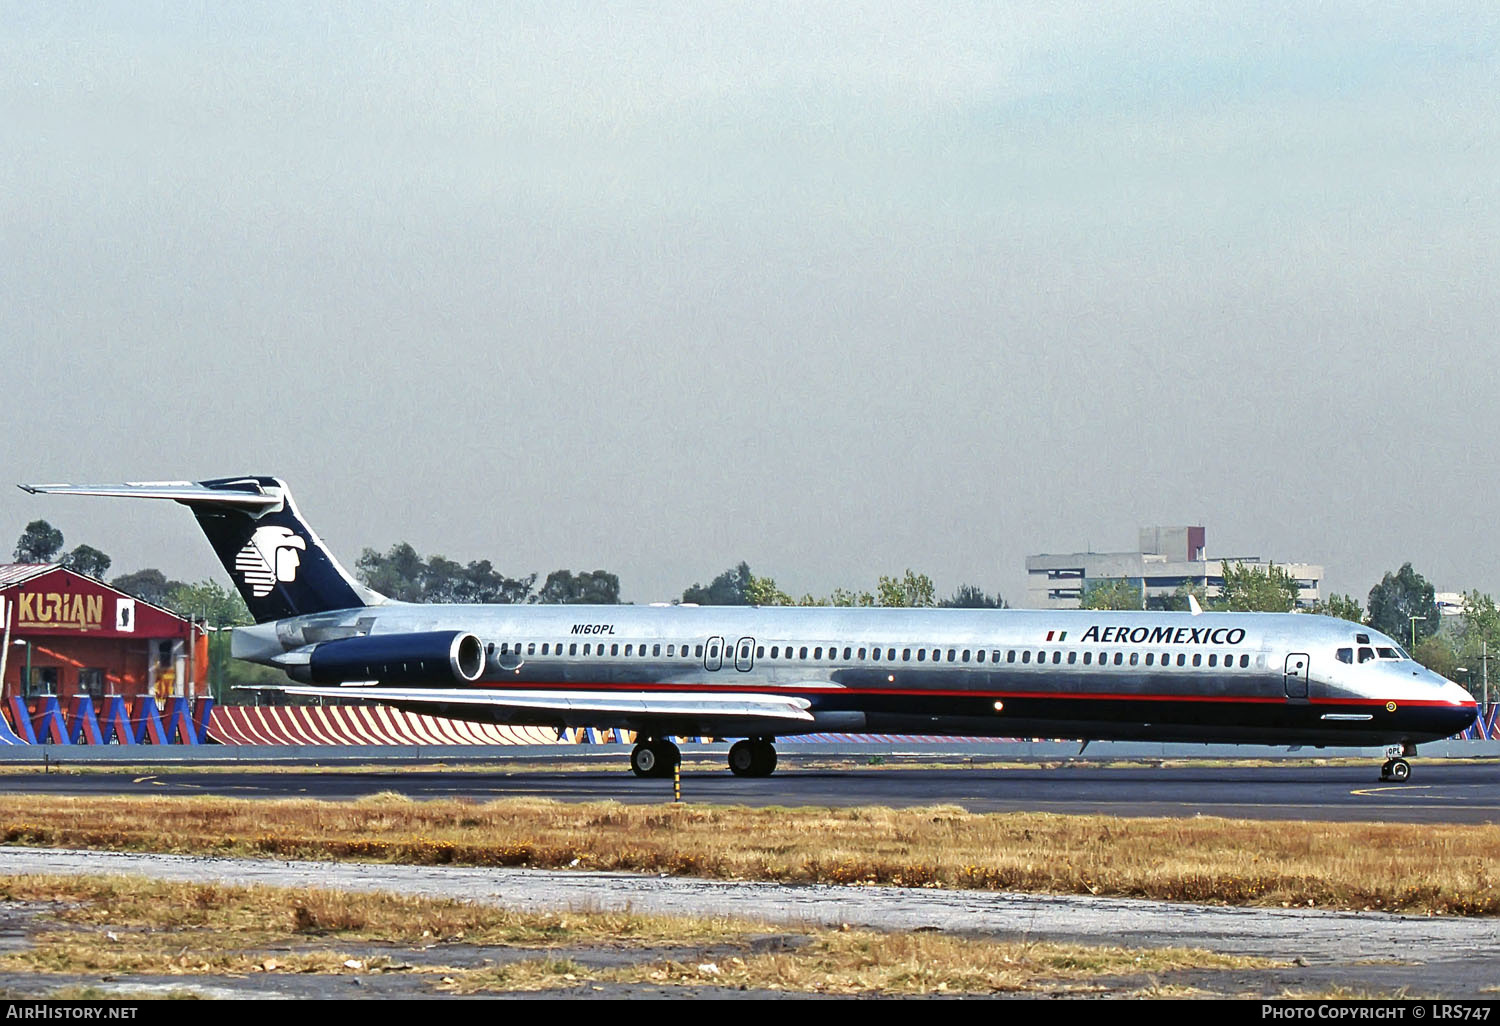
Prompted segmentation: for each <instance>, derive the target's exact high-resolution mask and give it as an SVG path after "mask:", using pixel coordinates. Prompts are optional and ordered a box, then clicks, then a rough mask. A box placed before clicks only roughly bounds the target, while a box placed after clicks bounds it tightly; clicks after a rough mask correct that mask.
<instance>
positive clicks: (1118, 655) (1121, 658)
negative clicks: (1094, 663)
mask: <svg viewBox="0 0 1500 1026" xmlns="http://www.w3.org/2000/svg"><path fill="white" fill-rule="evenodd" d="M1124 661H1125V653H1124V652H1116V653H1115V665H1116V666H1119V665H1120V664H1121V663H1123V662H1124Z"/></svg>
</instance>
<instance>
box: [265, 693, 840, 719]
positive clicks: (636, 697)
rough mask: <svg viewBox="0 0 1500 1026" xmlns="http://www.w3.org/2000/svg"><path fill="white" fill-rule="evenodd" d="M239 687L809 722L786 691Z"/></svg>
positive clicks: (566, 710) (389, 699)
mask: <svg viewBox="0 0 1500 1026" xmlns="http://www.w3.org/2000/svg"><path fill="white" fill-rule="evenodd" d="M236 690H239V691H279V692H281V693H282V694H287V695H301V696H304V697H308V698H354V699H359V700H360V701H365V702H386V703H395V702H424V703H435V704H441V705H476V706H489V707H491V708H494V709H501V710H504V709H515V710H518V711H520V710H524V711H528V712H555V713H559V714H564V715H567V714H573V715H576V714H579V713H584V714H601V715H605V716H610V717H617V716H629V717H651V718H671V717H676V718H684V717H689V718H708V719H725V720H728V719H737V720H743V719H747V718H749V719H773V720H788V721H793V722H803V723H811V722H812V720H813V716H812V713H810V712H808V711H807V710H808V708H809V707H810V706H811V704H812V703H810V702H809V701H808V700H807V699H805V698H797V697H794V696H791V695H759V694H738V695H736V694H717V693H716V694H704V693H699V692H692V691H666V692H662V691H624V692H618V691H561V690H553V691H547V690H534V691H522V690H511V689H508V688H507V689H502V688H493V689H479V688H420V687H417V688H389V687H367V686H348V685H345V686H341V687H340V686H335V687H316V686H307V685H301V684H251V685H241V686H240V687H238V688H237V689H236Z"/></svg>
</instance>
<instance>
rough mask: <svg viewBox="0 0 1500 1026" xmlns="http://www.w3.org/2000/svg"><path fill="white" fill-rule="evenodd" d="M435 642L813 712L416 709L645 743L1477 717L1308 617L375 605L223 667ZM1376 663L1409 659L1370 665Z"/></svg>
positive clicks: (1347, 740) (570, 678) (1448, 686)
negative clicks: (359, 643) (476, 644)
mask: <svg viewBox="0 0 1500 1026" xmlns="http://www.w3.org/2000/svg"><path fill="white" fill-rule="evenodd" d="M446 630H453V631H465V632H470V633H472V634H474V635H476V636H478V638H479V639H480V640H481V641H482V642H483V643H484V647H485V653H486V661H485V668H484V672H483V674H482V675H481V677H480V678H479V680H477V681H475V682H473V683H472V684H468V685H467V686H468V687H470V688H473V689H485V690H486V691H489V692H492V693H503V691H504V690H506V689H527V690H528V691H531V692H534V691H536V690H537V689H555V690H557V691H558V692H559V693H562V694H565V693H566V692H567V691H569V690H570V689H572V690H577V691H580V692H581V691H588V692H591V693H598V692H600V691H608V690H617V691H620V692H629V693H631V694H641V695H646V696H649V695H651V694H654V693H660V694H662V695H682V694H685V693H688V694H693V695H708V694H715V693H722V694H725V695H747V694H748V695H768V694H775V695H795V696H797V697H799V698H802V699H806V700H807V701H808V703H809V704H810V712H811V714H812V719H811V720H810V721H809V722H807V723H805V724H798V725H789V724H788V723H786V722H785V721H780V720H778V721H774V722H771V721H766V722H762V721H758V720H756V719H754V718H753V717H750V718H746V719H744V720H740V721H731V722H726V720H725V719H724V718H723V717H714V718H711V719H697V718H695V717H693V716H691V715H686V714H685V715H683V716H681V717H679V718H677V719H672V720H669V721H665V722H664V721H663V719H662V718H661V717H660V716H654V715H653V716H646V715H641V716H632V715H631V714H630V713H628V712H619V713H611V714H607V715H606V714H600V713H597V712H593V713H579V714H572V713H569V712H567V711H556V710H550V711H532V712H525V711H517V710H514V709H509V710H507V709H504V708H503V707H502V708H484V707H475V706H471V705H452V704H444V703H441V702H435V703H407V706H408V707H410V708H414V709H420V710H421V711H426V712H434V713H440V714H445V715H453V716H458V717H462V718H467V719H482V720H493V719H504V720H505V721H507V722H532V723H537V724H543V725H555V726H559V727H561V726H595V727H615V726H618V727H624V728H627V729H632V730H639V731H642V732H647V733H651V734H656V735H664V734H678V735H702V734H710V735H714V736H741V735H744V736H749V735H776V734H781V735H785V734H793V733H815V732H829V731H838V732H876V733H908V734H961V735H973V736H990V737H1068V738H1081V739H1098V740H1106V739H1151V740H1183V741H1204V742H1259V743H1273V744H1310V745H1375V744H1397V743H1416V742H1420V741H1427V740H1433V739H1437V738H1442V737H1448V736H1451V735H1453V734H1455V733H1457V732H1458V731H1460V730H1462V729H1464V728H1465V727H1466V726H1467V725H1468V724H1469V723H1470V722H1472V720H1473V719H1474V716H1475V713H1476V711H1477V710H1476V706H1475V703H1474V701H1473V699H1472V698H1471V697H1470V696H1469V694H1468V692H1466V691H1465V690H1464V689H1463V688H1461V687H1460V686H1458V685H1457V684H1455V683H1453V682H1451V681H1448V680H1446V679H1445V678H1443V677H1441V676H1439V675H1437V674H1435V673H1433V672H1431V671H1429V670H1427V669H1425V668H1424V667H1422V666H1421V665H1420V664H1418V663H1416V662H1415V661H1413V660H1411V659H1410V658H1406V657H1405V655H1404V653H1400V648H1399V646H1397V645H1396V643H1395V642H1393V641H1392V640H1391V639H1390V638H1388V637H1386V636H1384V635H1381V634H1379V633H1378V632H1375V631H1372V630H1370V629H1369V628H1368V627H1364V626H1361V625H1358V624H1354V623H1350V622H1347V621H1344V620H1337V619H1332V618H1329V617H1323V616H1314V615H1307V614H1276V613H1202V614H1196V615H1195V614H1189V613H1153V612H1109V611H1088V610H1083V611H1042V610H1009V609H1007V610H957V609H894V608H873V609H871V608H837V607H833V608H830V607H796V608H791V607H744V606H713V607H693V606H670V607H657V606H570V605H559V606H538V605H526V606H506V605H483V606H473V605H407V604H400V603H385V604H382V605H378V606H370V607H365V608H359V609H350V610H345V611H338V612H331V613H319V614H314V615H310V616H302V617H294V618H290V619H285V620H280V621H276V622H274V623H266V624H260V625H257V626H254V627H244V628H238V629H236V631H235V634H234V642H233V652H234V655H235V656H236V657H238V658H242V659H248V660H251V661H254V662H258V663H264V664H266V665H272V666H286V665H287V660H288V659H289V658H291V656H292V654H294V653H296V652H298V651H305V650H307V649H308V647H309V646H315V645H317V644H319V643H321V642H326V641H330V640H336V639H340V638H346V637H351V636H359V635H381V634H393V635H394V634H413V633H417V632H427V631H446ZM1358 635H1365V636H1367V640H1366V641H1365V642H1360V641H1358V640H1357V636H1358ZM1341 650H1343V654H1344V658H1346V659H1348V660H1349V661H1342V660H1341V658H1340V655H1341ZM1362 650H1368V651H1370V652H1371V653H1372V655H1371V657H1370V658H1369V659H1368V660H1367V661H1359V656H1360V653H1361V651H1362ZM1381 650H1385V651H1387V652H1389V651H1392V650H1394V651H1395V652H1397V653H1400V657H1398V658H1381V657H1380V656H1379V655H1377V654H1374V653H1378V652H1379V651H1381ZM437 683H439V682H436V681H435V682H434V684H437ZM442 683H445V684H446V685H447V686H449V687H451V686H452V681H446V682H442ZM353 693H354V692H352V691H351V695H352V694H353Z"/></svg>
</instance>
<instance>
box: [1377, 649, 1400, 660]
mask: <svg viewBox="0 0 1500 1026" xmlns="http://www.w3.org/2000/svg"><path fill="white" fill-rule="evenodd" d="M1375 651H1377V652H1379V653H1380V658H1382V659H1400V658H1401V656H1400V655H1398V654H1397V653H1396V650H1395V649H1394V648H1385V647H1384V646H1382V647H1380V648H1377V649H1376V650H1375Z"/></svg>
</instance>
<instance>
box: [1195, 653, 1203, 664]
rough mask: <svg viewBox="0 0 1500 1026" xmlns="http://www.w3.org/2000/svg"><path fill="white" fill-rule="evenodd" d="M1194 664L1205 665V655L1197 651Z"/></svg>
mask: <svg viewBox="0 0 1500 1026" xmlns="http://www.w3.org/2000/svg"><path fill="white" fill-rule="evenodd" d="M1193 665H1194V666H1202V665H1203V656H1202V655H1201V654H1200V653H1197V652H1194V653H1193Z"/></svg>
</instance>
